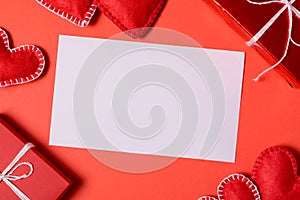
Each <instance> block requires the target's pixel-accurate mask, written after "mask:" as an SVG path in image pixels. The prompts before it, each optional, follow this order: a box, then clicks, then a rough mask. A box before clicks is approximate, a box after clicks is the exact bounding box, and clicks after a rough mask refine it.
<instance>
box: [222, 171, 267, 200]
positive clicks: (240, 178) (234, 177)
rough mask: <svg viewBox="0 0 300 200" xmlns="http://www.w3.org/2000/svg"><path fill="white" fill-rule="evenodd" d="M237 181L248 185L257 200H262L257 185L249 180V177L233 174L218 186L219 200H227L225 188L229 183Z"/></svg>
mask: <svg viewBox="0 0 300 200" xmlns="http://www.w3.org/2000/svg"><path fill="white" fill-rule="evenodd" d="M235 180H238V181H241V182H243V183H246V185H247V186H248V187H249V189H251V191H252V192H253V194H254V197H255V200H261V198H260V194H259V192H258V189H257V187H256V185H254V183H253V182H252V181H251V180H250V179H248V178H247V177H245V176H244V175H242V174H232V175H230V176H228V177H227V178H225V179H224V180H223V181H221V183H220V184H219V186H218V191H217V193H218V198H219V200H225V199H224V191H223V190H224V187H225V185H226V184H227V183H229V182H231V181H235Z"/></svg>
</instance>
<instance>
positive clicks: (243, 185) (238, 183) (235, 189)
mask: <svg viewBox="0 0 300 200" xmlns="http://www.w3.org/2000/svg"><path fill="white" fill-rule="evenodd" d="M198 200H260V195H259V192H258V190H257V187H256V186H255V184H254V183H253V182H252V181H251V180H250V179H248V178H247V177H245V176H244V175H241V174H232V175H230V176H228V177H227V178H225V179H224V180H223V181H222V182H221V183H220V184H219V186H218V199H216V198H213V197H209V196H203V197H200V198H199V199H198Z"/></svg>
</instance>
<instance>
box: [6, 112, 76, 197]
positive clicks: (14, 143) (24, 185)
mask: <svg viewBox="0 0 300 200" xmlns="http://www.w3.org/2000/svg"><path fill="white" fill-rule="evenodd" d="M70 185H71V181H70V180H69V179H68V178H67V177H66V176H65V175H64V174H62V172H60V171H59V170H58V169H57V168H56V167H55V166H53V165H52V164H51V163H50V162H49V161H48V160H47V159H46V158H45V157H44V156H43V155H42V154H41V153H39V152H38V151H37V149H36V148H35V146H34V145H33V144H32V143H28V142H27V141H26V140H24V139H23V138H22V137H21V136H20V135H19V134H18V133H17V132H16V130H14V129H13V128H12V126H10V125H9V124H8V123H7V122H6V121H4V119H2V118H1V117H0V199H9V200H19V199H21V200H29V199H31V200H35V199H36V200H41V199H42V200H53V199H60V198H61V197H62V195H63V194H64V193H65V192H66V191H67V189H68V188H69V187H70Z"/></svg>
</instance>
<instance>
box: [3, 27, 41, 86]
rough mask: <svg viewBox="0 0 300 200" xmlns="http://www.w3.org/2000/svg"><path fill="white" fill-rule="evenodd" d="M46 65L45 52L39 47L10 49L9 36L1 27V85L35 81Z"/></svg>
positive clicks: (29, 46)
mask: <svg viewBox="0 0 300 200" xmlns="http://www.w3.org/2000/svg"><path fill="white" fill-rule="evenodd" d="M44 66H45V59H44V56H43V53H42V52H41V51H40V50H39V49H38V48H37V47H35V46H33V45H23V46H20V47H17V48H14V49H10V47H9V39H8V36H7V34H6V32H5V31H4V30H3V29H1V28H0V87H6V86H10V85H17V84H23V83H27V82H30V81H33V80H35V79H37V78H38V77H39V76H40V75H41V74H42V72H43V69H44Z"/></svg>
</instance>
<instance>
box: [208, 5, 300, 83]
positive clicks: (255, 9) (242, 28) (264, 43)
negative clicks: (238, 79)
mask: <svg viewBox="0 0 300 200" xmlns="http://www.w3.org/2000/svg"><path fill="white" fill-rule="evenodd" d="M253 1H255V2H258V3H264V4H254V3H255V2H252V3H251V2H248V1H247V0H204V2H206V3H208V5H209V6H210V7H211V8H213V10H214V11H217V13H218V14H219V15H221V16H222V17H224V19H225V21H226V22H227V23H228V24H229V25H230V26H231V27H232V28H233V29H234V30H236V31H237V32H238V33H240V34H242V35H244V36H246V37H247V39H248V40H249V39H250V38H252V37H253V36H255V35H256V34H257V33H258V32H259V31H260V30H261V29H262V28H263V27H265V25H266V24H268V23H270V20H271V19H272V18H273V19H274V18H276V19H275V20H274V21H273V22H272V23H270V26H269V27H268V28H267V29H266V32H264V33H263V34H262V36H261V37H260V38H259V40H258V41H257V43H256V44H257V46H256V47H257V50H258V51H259V53H260V54H261V55H262V56H263V57H264V58H265V59H267V61H269V62H270V64H271V65H273V64H276V63H277V62H280V60H281V59H282V58H283V59H282V62H280V64H279V65H278V67H276V69H277V70H278V71H279V72H280V74H281V75H283V77H284V78H285V79H287V81H288V82H289V83H290V84H291V85H292V86H293V87H300V62H299V61H300V60H299V56H300V47H298V46H297V45H295V44H293V42H292V41H291V40H289V39H290V38H289V30H290V29H291V30H292V34H291V36H292V38H293V40H294V41H296V42H297V41H298V43H299V42H300V19H299V17H300V16H299V14H300V13H297V12H298V10H297V8H300V1H299V0H296V1H294V0H291V1H290V0H271V1H268V0H253ZM279 12H280V13H279ZM289 12H290V13H291V14H292V15H293V17H290V16H289ZM276 14H278V16H277V17H275V16H276ZM291 18H292V19H291ZM291 20H292V21H291ZM290 25H291V26H290ZM286 47H288V48H286ZM285 50H287V54H286V56H284V55H285Z"/></svg>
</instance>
